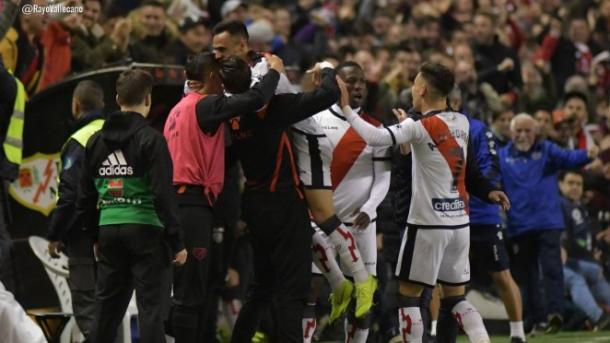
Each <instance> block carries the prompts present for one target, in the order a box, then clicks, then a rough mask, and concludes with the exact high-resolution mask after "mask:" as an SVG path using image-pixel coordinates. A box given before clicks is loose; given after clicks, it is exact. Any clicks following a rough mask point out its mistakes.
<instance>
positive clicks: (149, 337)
mask: <svg viewBox="0 0 610 343" xmlns="http://www.w3.org/2000/svg"><path fill="white" fill-rule="evenodd" d="M124 226H128V225H124ZM128 229H130V230H131V231H133V233H130V234H129V235H128V236H126V238H127V239H129V242H130V244H129V245H128V244H125V246H127V247H128V249H129V254H130V266H131V274H132V275H133V280H134V285H135V291H136V303H137V305H138V327H139V332H140V340H141V341H142V342H151V343H164V342H165V332H164V331H165V330H164V325H163V321H164V319H165V318H166V309H167V307H168V303H169V299H170V298H169V295H170V275H171V264H170V261H171V260H172V257H173V256H172V253H171V251H170V249H169V247H168V246H167V243H166V242H165V241H164V238H163V232H162V231H161V230H159V229H158V228H156V227H152V226H148V225H129V226H128ZM128 232H129V231H127V230H125V233H128ZM121 317H122V316H121Z"/></svg>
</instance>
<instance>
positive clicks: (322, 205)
mask: <svg viewBox="0 0 610 343" xmlns="http://www.w3.org/2000/svg"><path fill="white" fill-rule="evenodd" d="M305 197H306V198H307V204H308V205H309V210H310V212H311V214H312V216H313V218H314V221H315V222H316V224H318V227H319V228H320V229H321V230H322V231H323V232H324V233H325V234H326V235H327V236H328V239H329V240H330V242H331V243H332V244H333V245H334V246H335V247H336V249H337V253H338V254H339V259H340V260H341V263H342V265H344V266H345V267H346V269H347V270H348V271H349V272H350V273H351V275H352V276H353V277H354V281H355V282H356V283H361V282H365V281H367V280H368V279H369V276H370V275H369V273H368V272H367V270H366V267H365V265H364V263H363V261H362V258H361V254H360V251H359V250H358V246H357V244H355V238H354V235H353V233H352V232H351V231H350V230H349V229H348V228H347V227H346V226H345V225H344V224H343V223H342V222H341V220H339V218H338V217H337V215H336V211H335V206H334V205H333V192H332V190H330V189H306V190H305Z"/></svg>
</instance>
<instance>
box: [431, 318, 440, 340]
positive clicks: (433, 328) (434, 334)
mask: <svg viewBox="0 0 610 343" xmlns="http://www.w3.org/2000/svg"><path fill="white" fill-rule="evenodd" d="M436 323H438V320H433V321H432V323H430V336H436Z"/></svg>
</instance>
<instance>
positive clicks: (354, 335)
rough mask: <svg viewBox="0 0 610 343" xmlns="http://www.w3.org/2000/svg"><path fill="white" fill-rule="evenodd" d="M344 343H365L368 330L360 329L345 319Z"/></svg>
mask: <svg viewBox="0 0 610 343" xmlns="http://www.w3.org/2000/svg"><path fill="white" fill-rule="evenodd" d="M344 329H345V343H366V339H367V338H368V337H369V329H360V328H358V327H356V326H355V325H354V324H351V323H349V321H348V320H347V319H346V320H345V324H344Z"/></svg>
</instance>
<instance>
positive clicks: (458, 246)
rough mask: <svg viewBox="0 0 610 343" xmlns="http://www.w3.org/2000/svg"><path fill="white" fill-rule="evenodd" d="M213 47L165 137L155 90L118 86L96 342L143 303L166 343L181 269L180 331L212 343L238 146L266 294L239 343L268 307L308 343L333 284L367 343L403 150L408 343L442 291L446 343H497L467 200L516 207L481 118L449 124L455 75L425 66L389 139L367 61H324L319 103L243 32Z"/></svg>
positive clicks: (106, 160) (150, 336)
mask: <svg viewBox="0 0 610 343" xmlns="http://www.w3.org/2000/svg"><path fill="white" fill-rule="evenodd" d="M213 50H214V52H213V53H202V54H199V55H196V56H192V57H191V58H190V59H189V60H188V61H187V64H186V66H185V70H186V76H187V79H188V81H187V84H186V88H185V95H184V97H183V98H182V100H181V101H180V102H179V103H178V104H177V105H176V106H175V107H174V108H173V109H172V111H171V112H170V114H169V117H168V119H167V121H166V124H165V129H164V132H163V135H161V134H160V133H158V132H157V131H155V130H154V129H152V128H150V127H149V126H148V125H147V122H146V120H145V117H146V116H147V115H148V112H149V110H150V105H151V89H152V78H151V77H150V75H148V74H146V73H145V72H142V71H138V70H131V71H127V72H124V73H123V74H122V75H121V76H120V77H119V79H118V81H117V103H118V104H119V106H120V107H121V110H120V111H118V112H116V113H113V114H110V115H109V116H107V117H106V119H105V122H103V126H102V124H101V123H100V122H99V121H97V122H95V123H96V124H95V125H96V128H95V130H93V131H92V132H91V136H90V138H89V139H88V142H86V144H82V145H83V148H84V146H85V145H86V149H85V150H84V154H83V155H82V160H83V161H82V170H81V173H82V177H81V178H80V180H81V181H80V185H79V187H80V189H79V191H78V199H76V200H75V201H76V210H77V211H78V213H81V214H82V216H83V223H84V227H85V229H87V230H86V231H91V232H94V233H95V236H96V238H95V240H96V241H97V246H98V259H99V262H98V274H97V278H98V281H97V291H96V297H97V303H96V305H95V321H94V322H93V323H92V326H91V331H90V332H88V333H87V335H88V338H89V339H90V340H91V341H92V342H112V341H113V340H114V339H115V337H116V333H117V329H118V327H119V325H120V322H121V317H122V314H123V313H124V312H125V309H126V307H127V305H128V302H129V299H130V296H131V294H132V292H133V290H134V288H135V290H136V297H137V302H138V307H139V308H140V311H139V325H140V335H141V340H142V341H143V342H163V341H164V334H165V330H164V324H163V323H164V321H165V319H166V318H165V317H166V316H165V315H164V313H165V312H164V299H165V298H169V290H170V285H168V283H170V282H169V281H170V278H171V276H170V275H171V265H170V263H169V262H170V261H172V260H173V262H174V272H173V283H172V285H171V286H172V287H173V295H172V298H171V299H172V301H171V303H172V306H171V310H170V312H169V326H170V327H171V331H172V332H173V335H174V337H175V338H176V342H178V343H180V342H202V341H203V339H204V338H203V337H204V336H205V332H204V331H205V327H207V321H208V320H209V318H208V317H207V314H206V313H207V311H206V309H207V307H208V306H209V304H208V302H209V300H208V291H209V289H208V287H209V285H208V282H207V279H208V273H209V269H210V268H211V267H210V265H209V261H208V259H207V258H206V253H207V251H208V249H209V247H210V244H211V237H212V229H213V228H214V227H215V219H214V218H215V208H216V207H222V204H220V198H219V197H221V192H222V190H223V186H224V176H225V169H226V165H227V163H228V162H227V161H225V149H226V148H227V147H228V146H227V145H228V143H227V141H228V140H230V145H231V149H233V151H234V152H235V154H236V155H237V157H238V159H239V162H240V165H241V168H242V170H243V174H244V177H245V180H246V181H245V186H244V191H243V195H242V205H243V206H242V207H243V213H242V218H243V220H244V221H245V222H246V224H247V227H248V231H249V232H250V235H251V242H252V247H253V252H254V257H253V265H254V279H253V280H252V281H251V283H250V284H249V286H248V292H247V295H246V299H245V301H244V304H243V307H242V308H241V310H240V311H239V316H238V317H237V320H236V322H235V323H234V328H233V333H232V342H251V341H252V337H253V336H254V335H255V331H256V330H257V327H258V325H259V322H260V320H261V317H262V316H263V314H264V312H265V311H267V310H269V309H270V312H271V318H272V319H273V321H274V323H275V325H274V328H275V330H274V332H271V333H270V336H271V339H272V341H274V342H311V339H312V335H311V330H313V329H314V328H315V325H316V323H315V318H316V316H315V304H316V300H317V297H318V293H319V290H317V289H315V287H313V286H312V283H311V277H312V273H314V274H322V275H323V276H324V277H325V278H326V280H327V281H328V283H329V284H330V287H331V290H332V294H331V305H332V310H331V314H330V321H331V323H332V322H336V321H337V320H339V319H341V318H343V317H345V318H346V319H345V336H346V342H366V340H367V337H368V334H369V329H370V325H371V313H372V309H373V307H374V300H373V297H374V294H375V292H376V290H377V281H376V273H377V238H376V237H377V228H376V220H377V215H376V213H377V208H378V206H379V205H380V203H381V202H382V201H383V199H384V198H385V196H386V193H387V192H388V189H389V187H390V177H391V167H392V161H391V159H392V157H391V156H392V147H393V146H400V149H401V152H402V153H404V154H411V156H412V175H411V177H412V184H413V187H412V194H411V203H410V208H409V211H408V213H409V214H408V219H407V229H406V230H405V233H404V235H403V239H402V243H401V246H400V254H399V258H398V265H397V267H396V270H395V275H396V276H397V278H398V280H399V282H400V286H399V292H400V300H399V309H398V312H397V313H396V316H398V318H399V324H400V336H401V337H402V341H403V342H422V341H423V340H424V336H425V334H426V332H427V331H428V330H429V325H430V323H429V315H428V314H426V313H424V311H422V310H420V308H421V303H422V299H423V298H424V297H423V296H422V293H425V292H429V291H430V289H432V288H434V287H435V286H436V285H437V284H439V285H440V288H441V298H442V300H441V314H442V313H445V314H446V316H445V317H444V321H442V317H441V319H439V324H438V329H437V337H439V341H443V342H449V341H452V340H455V336H456V335H457V326H458V325H459V327H461V328H462V329H463V330H464V332H465V333H466V334H467V335H468V338H469V339H470V341H471V342H481V343H483V342H489V341H490V340H489V336H488V334H487V331H486V329H485V326H484V324H483V320H482V318H481V316H480V314H479V313H478V312H477V311H476V309H474V307H473V306H472V305H471V304H470V303H469V302H468V301H466V300H465V298H464V294H465V285H466V284H467V283H468V282H469V281H470V264H469V251H470V228H469V225H470V217H469V199H470V195H469V194H472V195H474V196H476V197H477V198H478V199H481V200H482V201H484V202H487V203H488V204H489V206H492V207H495V208H496V211H498V212H499V208H498V207H499V206H501V207H502V208H503V209H504V210H507V209H508V208H509V207H510V204H509V200H508V197H507V196H506V195H505V194H504V193H503V192H502V191H501V188H500V187H499V185H498V184H497V183H496V182H495V181H494V180H490V179H488V178H487V176H484V174H483V173H481V172H480V170H479V168H478V166H477V163H476V161H475V160H474V157H473V153H472V152H471V149H472V147H471V146H470V144H469V140H470V132H471V123H470V120H469V118H468V117H467V116H466V115H464V114H461V113H459V112H457V111H454V110H452V109H451V106H450V94H451V92H452V90H453V87H454V77H453V73H452V72H451V71H450V70H449V69H447V68H446V67H444V66H443V65H441V64H437V63H424V64H423V65H422V66H421V68H420V70H419V73H418V75H417V77H416V78H415V82H414V85H413V87H412V98H413V111H410V112H409V114H407V113H406V112H405V111H404V110H402V109H397V110H395V111H394V113H395V115H396V118H397V120H398V121H399V123H398V124H396V125H392V126H389V127H384V126H383V125H382V124H381V123H380V122H379V121H378V120H377V119H375V118H374V117H373V116H371V115H370V114H368V113H366V112H364V111H363V110H362V108H363V105H364V102H365V99H366V81H365V75H364V71H363V69H362V68H361V67H360V66H359V65H358V64H356V63H354V62H344V63H340V64H339V65H333V64H332V63H330V62H326V61H325V62H320V63H318V64H316V65H315V66H314V68H312V69H311V70H310V71H309V73H308V77H310V78H311V89H303V92H300V93H296V92H293V90H292V86H291V85H290V82H289V81H288V79H287V78H286V76H285V73H284V68H283V63H282V61H281V60H280V59H279V58H278V57H276V56H274V55H267V56H261V55H258V54H255V53H253V52H252V51H251V50H250V49H249V48H248V33H247V30H246V28H245V26H244V25H243V24H241V23H238V22H223V23H221V24H219V25H218V26H217V27H216V28H215V29H214V39H213ZM89 130H90V131H91V128H89ZM98 130H99V131H98ZM95 131H98V132H97V133H95V134H94V133H93V132H95ZM227 138H228V139H227ZM168 166H169V168H168ZM172 166H173V168H172ZM62 175H63V174H62ZM60 191H61V190H60ZM170 251H171V253H170ZM227 251H231V249H227ZM504 254H505V253H504ZM169 255H171V256H172V258H170V257H169ZM165 257H167V258H165ZM505 269H506V268H505ZM127 279H129V280H133V281H132V282H131V281H130V282H128V281H126V280H127ZM519 316H520V314H519ZM512 319H513V318H511V321H512ZM519 320H521V318H515V321H519ZM441 322H442V323H441ZM521 325H522V324H521ZM454 327H455V329H454ZM519 331H520V332H519ZM451 336H453V337H451ZM511 336H513V339H514V340H513V342H524V341H525V337H524V335H523V329H522V327H521V328H520V330H516V333H515V334H514V335H513V331H512V326H511ZM440 337H445V338H443V339H442V340H440ZM515 339H516V340H515Z"/></svg>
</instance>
